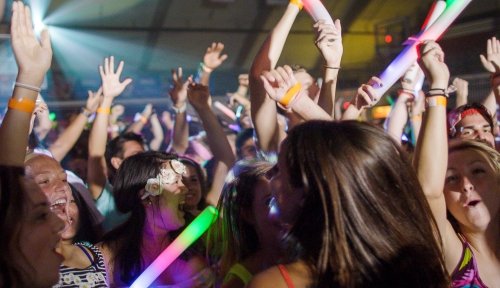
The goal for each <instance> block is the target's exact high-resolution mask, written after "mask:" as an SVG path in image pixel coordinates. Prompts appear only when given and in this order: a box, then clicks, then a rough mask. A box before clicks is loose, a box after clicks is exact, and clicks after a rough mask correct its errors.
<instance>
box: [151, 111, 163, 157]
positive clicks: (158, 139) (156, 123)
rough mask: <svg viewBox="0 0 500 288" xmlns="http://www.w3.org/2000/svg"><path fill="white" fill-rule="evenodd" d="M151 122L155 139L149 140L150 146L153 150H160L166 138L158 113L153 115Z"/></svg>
mask: <svg viewBox="0 0 500 288" xmlns="http://www.w3.org/2000/svg"><path fill="white" fill-rule="evenodd" d="M149 122H150V123H151V132H152V133H153V139H152V140H151V141H150V142H149V148H150V149H151V150H153V151H158V150H160V147H161V143H162V142H163V138H164V134H163V128H162V127H161V124H160V120H159V119H158V115H156V113H153V114H152V115H151V117H150V118H149Z"/></svg>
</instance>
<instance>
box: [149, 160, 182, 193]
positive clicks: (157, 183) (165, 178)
mask: <svg viewBox="0 0 500 288" xmlns="http://www.w3.org/2000/svg"><path fill="white" fill-rule="evenodd" d="M170 167H172V169H169V168H162V169H160V174H158V176H156V178H149V179H148V182H147V183H146V187H145V188H144V190H146V193H144V195H142V197H141V199H142V200H144V199H146V198H147V197H149V196H158V195H160V194H161V193H162V192H163V189H162V187H163V185H170V184H174V183H175V182H177V180H178V178H179V175H183V174H186V166H184V164H182V163H181V162H180V161H178V160H171V161H170Z"/></svg>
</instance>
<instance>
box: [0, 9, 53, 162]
mask: <svg viewBox="0 0 500 288" xmlns="http://www.w3.org/2000/svg"><path fill="white" fill-rule="evenodd" d="M10 32H11V41H12V50H13V52H14V57H15V59H16V63H17V67H18V72H17V78H16V84H15V86H14V92H13V93H12V98H11V99H10V100H9V104H8V107H9V109H8V110H7V113H6V114H5V117H4V119H3V122H2V125H1V126H0V139H2V141H0V164H2V165H14V166H23V165H24V157H25V154H26V147H27V146H28V133H29V129H30V120H31V115H32V113H33V110H34V109H35V101H36V98H37V96H38V92H40V86H41V85H42V82H43V78H44V76H45V74H46V73H47V71H48V70H49V68H50V64H51V61H52V48H51V46H50V38H49V34H48V32H47V31H46V30H44V31H42V33H41V38H40V41H38V39H37V38H36V36H35V34H34V32H33V25H32V23H31V13H30V9H29V8H28V7H27V6H24V4H23V3H22V2H21V1H14V2H13V4H12V21H11V30H10ZM6 139H8V141H7V140H6Z"/></svg>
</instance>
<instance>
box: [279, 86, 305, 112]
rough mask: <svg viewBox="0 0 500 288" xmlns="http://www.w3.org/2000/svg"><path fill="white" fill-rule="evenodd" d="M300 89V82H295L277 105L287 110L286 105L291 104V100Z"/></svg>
mask: <svg viewBox="0 0 500 288" xmlns="http://www.w3.org/2000/svg"><path fill="white" fill-rule="evenodd" d="M301 88H302V84H300V82H297V83H296V84H295V85H293V86H292V88H290V89H288V91H287V92H286V94H285V96H283V98H281V99H280V100H279V103H280V104H281V105H283V106H284V107H285V108H288V105H289V104H290V102H292V100H293V98H295V95H297V93H299V91H300V89H301Z"/></svg>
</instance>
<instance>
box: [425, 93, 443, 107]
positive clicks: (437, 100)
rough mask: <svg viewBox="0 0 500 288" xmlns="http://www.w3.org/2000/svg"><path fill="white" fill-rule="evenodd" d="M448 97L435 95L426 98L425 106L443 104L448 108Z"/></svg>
mask: <svg viewBox="0 0 500 288" xmlns="http://www.w3.org/2000/svg"><path fill="white" fill-rule="evenodd" d="M447 100H448V99H447V98H446V97H445V96H433V97H427V98H425V107H426V108H429V107H437V106H443V107H445V108H446V103H447Z"/></svg>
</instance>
